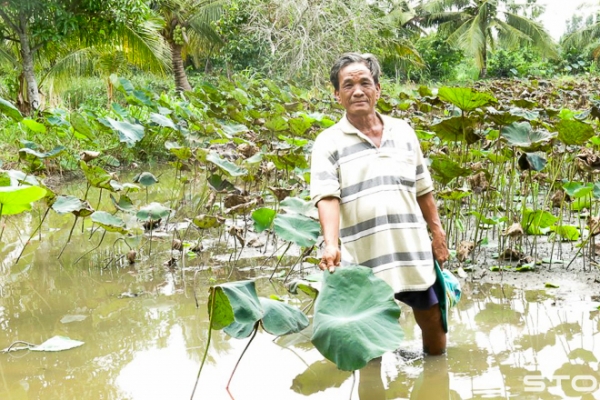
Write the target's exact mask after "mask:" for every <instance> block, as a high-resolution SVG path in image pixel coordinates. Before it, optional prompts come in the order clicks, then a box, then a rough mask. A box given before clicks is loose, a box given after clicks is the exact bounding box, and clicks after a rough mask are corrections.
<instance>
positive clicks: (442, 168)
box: [431, 155, 471, 185]
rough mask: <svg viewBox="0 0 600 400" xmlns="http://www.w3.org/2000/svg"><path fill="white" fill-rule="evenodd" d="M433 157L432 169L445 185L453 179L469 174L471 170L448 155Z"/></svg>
mask: <svg viewBox="0 0 600 400" xmlns="http://www.w3.org/2000/svg"><path fill="white" fill-rule="evenodd" d="M431 159H432V160H433V161H432V163H431V169H432V170H433V173H434V175H436V177H437V178H438V179H439V180H440V181H441V182H442V183H443V184H445V185H447V184H448V183H450V181H452V179H454V178H457V177H459V176H467V175H469V173H470V172H471V170H469V169H467V168H463V167H461V166H460V164H459V163H457V162H456V161H454V160H452V159H451V158H450V157H449V156H446V155H439V156H432V157H431Z"/></svg>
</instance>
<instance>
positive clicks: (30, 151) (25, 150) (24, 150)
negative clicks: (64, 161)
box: [19, 146, 67, 159]
mask: <svg viewBox="0 0 600 400" xmlns="http://www.w3.org/2000/svg"><path fill="white" fill-rule="evenodd" d="M66 150H67V149H66V148H65V146H56V147H55V148H53V149H52V150H50V151H48V152H46V153H42V152H39V151H36V150H34V149H30V148H27V147H25V148H22V149H19V153H26V154H31V155H32V156H34V157H37V158H41V159H44V158H54V157H56V156H58V155H60V154H61V153H63V152H65V151H66Z"/></svg>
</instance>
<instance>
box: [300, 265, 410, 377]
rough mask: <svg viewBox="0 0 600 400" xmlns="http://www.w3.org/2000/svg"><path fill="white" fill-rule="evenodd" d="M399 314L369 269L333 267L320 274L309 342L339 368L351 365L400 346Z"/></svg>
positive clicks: (388, 291)
mask: <svg viewBox="0 0 600 400" xmlns="http://www.w3.org/2000/svg"><path fill="white" fill-rule="evenodd" d="M399 317H400V307H399V306H398V304H396V302H395V301H394V293H393V291H392V288H391V287H390V286H389V285H388V284H387V283H385V282H384V281H382V280H381V279H379V278H377V277H375V275H374V274H373V271H372V270H371V269H370V268H366V267H361V266H348V267H341V268H337V269H336V271H335V272H334V273H333V274H332V273H329V272H327V271H326V272H324V273H323V287H322V290H321V292H320V293H319V296H318V297H317V300H316V302H315V313H314V317H313V323H314V326H313V335H312V338H311V341H312V343H313V344H314V345H315V347H316V348H317V350H319V352H320V353H321V354H323V355H324V356H325V358H327V359H328V360H330V361H332V362H333V363H335V364H336V365H337V367H338V368H339V369H341V370H344V371H353V370H357V369H360V368H362V367H364V366H365V365H366V364H367V363H368V362H369V361H370V360H372V359H374V358H377V357H380V356H381V355H382V354H383V353H385V352H387V351H392V350H396V349H397V348H398V347H399V346H400V343H401V342H402V337H403V334H402V331H401V329H400V324H399V323H398V318H399Z"/></svg>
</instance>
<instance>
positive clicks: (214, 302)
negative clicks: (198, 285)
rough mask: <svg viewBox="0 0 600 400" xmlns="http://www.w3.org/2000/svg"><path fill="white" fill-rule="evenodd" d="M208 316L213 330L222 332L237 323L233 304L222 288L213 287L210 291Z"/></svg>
mask: <svg viewBox="0 0 600 400" xmlns="http://www.w3.org/2000/svg"><path fill="white" fill-rule="evenodd" d="M208 316H209V318H210V323H211V326H212V329H216V330H221V329H223V328H225V327H226V326H229V325H231V324H232V323H233V322H234V321H235V320H234V317H233V308H231V303H230V302H229V299H228V298H227V296H226V295H225V292H224V291H223V288H221V287H220V286H211V288H210V289H209V296H208Z"/></svg>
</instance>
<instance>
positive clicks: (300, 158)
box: [265, 149, 308, 170]
mask: <svg viewBox="0 0 600 400" xmlns="http://www.w3.org/2000/svg"><path fill="white" fill-rule="evenodd" d="M296 151H297V152H296ZM265 158H266V159H267V160H269V161H272V162H273V164H275V166H276V167H277V169H281V170H286V169H293V168H300V169H305V168H308V161H307V159H306V156H305V155H304V154H303V153H302V149H296V150H292V151H283V152H278V153H277V154H266V155H265Z"/></svg>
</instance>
